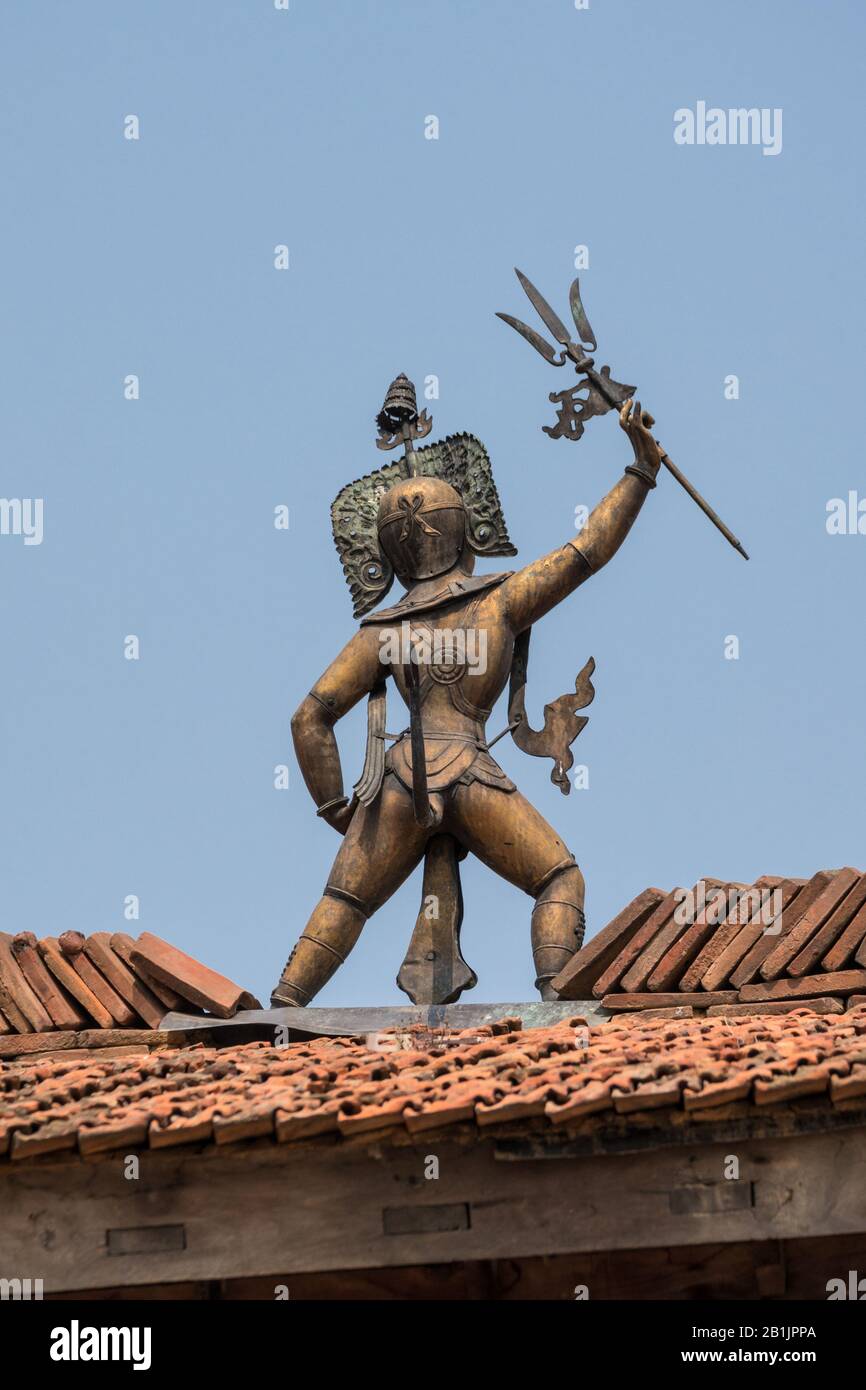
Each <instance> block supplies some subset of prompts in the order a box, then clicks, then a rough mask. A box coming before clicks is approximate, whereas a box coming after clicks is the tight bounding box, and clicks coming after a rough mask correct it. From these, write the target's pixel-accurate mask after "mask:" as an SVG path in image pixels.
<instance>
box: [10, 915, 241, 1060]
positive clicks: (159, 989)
mask: <svg viewBox="0 0 866 1390" xmlns="http://www.w3.org/2000/svg"><path fill="white" fill-rule="evenodd" d="M142 940H144V941H145V946H144V947H143V948H142V963H141V964H137V963H136V953H137V952H138V951H139V946H140V944H141V943H140V941H139V942H137V941H135V940H134V938H133V937H131V936H128V935H126V933H124V932H117V933H115V934H114V935H111V934H110V933H109V932H94V933H93V934H92V935H91V936H88V937H86V936H84V935H83V934H82V933H81V932H64V933H63V934H62V936H60V937H59V938H55V937H53V936H46V937H43V938H42V939H41V940H37V938H36V937H35V936H34V934H33V933H32V932H19V933H18V934H17V936H14V937H12V936H10V935H9V934H8V933H6V932H0V1037H2V1038H3V1040H4V1043H3V1046H4V1053H6V1054H8V1053H10V1052H11V1051H12V1050H13V1048H12V1047H10V1046H8V1045H7V1040H14V1039H15V1038H16V1037H17V1038H20V1040H21V1043H20V1049H21V1051H22V1052H24V1051H27V1050H28V1048H29V1043H28V1042H27V1039H28V1038H32V1037H33V1036H34V1035H35V1036H36V1037H37V1039H38V1038H39V1037H42V1036H43V1035H50V1034H52V1033H56V1034H57V1035H58V1044H59V1045H62V1042H61V1037H60V1035H61V1034H62V1037H63V1039H66V1038H68V1039H69V1046H70V1047H81V1046H86V1044H85V1043H82V1042H81V1041H79V1040H78V1039H77V1038H76V1036H75V1035H77V1034H79V1033H82V1032H87V1031H90V1030H92V1029H93V1028H94V1026H95V1027H96V1028H98V1029H101V1030H103V1031H106V1032H108V1031H110V1030H120V1031H121V1032H123V1031H124V1030H130V1029H133V1030H135V1029H142V1030H144V1029H150V1030H153V1029H157V1028H158V1027H159V1025H160V1023H161V1022H162V1020H163V1018H164V1017H165V1014H166V1012H167V1010H169V1009H172V1008H179V1009H181V1010H183V1011H184V1012H188V1013H199V1014H200V1013H201V1012H202V1000H203V999H204V998H206V999H207V1000H208V1001H209V1002H212V1004H213V1006H214V1007H213V1010H212V1011H213V1012H215V1013H217V1014H218V1016H219V1017H221V1018H226V1017H230V1016H231V1015H232V1013H234V1012H236V1010H237V1009H239V1008H252V1007H255V1008H258V1007H260V1006H259V1004H258V1000H256V999H254V998H253V996H252V995H251V994H248V993H247V992H246V991H245V990H243V989H241V988H240V986H238V985H234V984H232V982H231V981H230V980H226V979H225V977H224V976H222V975H217V974H216V972H215V971H212V970H208V969H207V968H206V967H205V966H203V965H200V964H199V962H198V961H195V960H193V959H192V957H191V956H187V955H186V954H185V953H184V952H182V951H175V949H174V947H171V946H168V944H167V943H166V942H159V941H158V938H155V937H148V935H147V933H144V934H143V937H142ZM154 942H157V943H158V946H159V953H158V954H159V955H160V959H169V960H170V962H171V964H172V967H173V968H174V976H173V979H174V985H173V986H171V987H170V986H169V985H167V984H165V983H161V982H159V981H157V980H155V979H154V978H153V977H152V975H151V973H150V970H149V968H148V965H147V963H145V962H144V957H145V956H146V955H147V954H148V951H150V950H153V949H154V948H153V945H152V943H154ZM208 991H210V993H208ZM211 996H212V997H211Z"/></svg>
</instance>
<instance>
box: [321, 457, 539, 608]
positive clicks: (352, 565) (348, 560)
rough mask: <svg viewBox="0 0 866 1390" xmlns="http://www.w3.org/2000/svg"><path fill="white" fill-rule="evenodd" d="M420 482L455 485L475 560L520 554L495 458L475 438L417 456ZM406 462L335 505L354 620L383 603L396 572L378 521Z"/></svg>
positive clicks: (357, 485) (353, 486)
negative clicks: (509, 523)
mask: <svg viewBox="0 0 866 1390" xmlns="http://www.w3.org/2000/svg"><path fill="white" fill-rule="evenodd" d="M413 461H414V472H415V475H416V476H419V477H430V478H441V479H442V480H443V481H444V482H446V483H450V484H451V486H452V487H453V488H455V489H456V491H457V492H459V493H460V496H461V497H462V499H463V505H464V506H465V508H466V533H467V540H468V542H469V546H470V548H471V549H472V550H473V551H474V552H475V554H476V555H516V554H517V550H516V547H515V546H514V545H512V543H511V538H510V536H509V534H508V527H507V526H506V524H505V517H504V515H503V512H502V504H501V502H500V500H499V493H498V492H497V490H496V484H495V482H494V481H493V469H492V466H491V463H490V457H489V455H488V453H487V450H486V449H485V447H484V445H483V444H482V443H481V441H480V439H476V438H475V436H474V435H472V434H452V435H449V436H448V438H447V439H441V440H439V441H438V442H437V443H436V444H428V445H427V446H426V447H425V448H422V449H417V450H415V451H414V452H413ZM410 476H411V475H410V468H409V463H408V462H407V460H406V459H405V458H400V459H397V460H395V462H394V463H386V464H384V465H383V467H382V468H377V469H376V470H375V471H374V472H372V473H367V474H366V475H365V476H364V477H363V478H358V479H357V481H356V482H354V483H349V484H347V486H346V487H344V488H343V489H342V491H341V492H339V493H338V494H337V496H336V497H335V499H334V501H333V503H332V504H331V524H332V528H333V533H334V544H335V545H336V547H337V552H338V554H339V556H340V561H341V563H342V566H343V573H344V574H345V576H346V582H347V584H348V585H349V592H350V593H351V595H352V602H353V605H354V615H355V617H356V618H361V617H363V616H364V614H365V613H369V612H370V611H371V610H372V609H373V608H375V607H376V606H377V604H379V603H380V602H381V600H382V599H383V598H384V597H385V595H386V594H387V592H388V590H389V589H390V587H391V585H392V583H393V581H394V571H393V569H392V567H391V565H390V563H389V561H388V560H387V559H386V557H385V556H384V555H383V554H382V552H381V550H380V549H379V538H378V535H377V532H376V518H377V515H378V511H379V501H380V499H381V497H382V494H383V492H387V491H388V489H389V488H391V487H393V486H394V484H395V483H398V482H401V481H402V480H403V479H404V478H408V477H410Z"/></svg>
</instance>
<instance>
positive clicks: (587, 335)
mask: <svg viewBox="0 0 866 1390" xmlns="http://www.w3.org/2000/svg"><path fill="white" fill-rule="evenodd" d="M568 302H569V305H570V306H571V317H572V318H573V319H574V326H575V328H576V329H577V332H578V335H579V337H580V341H581V342H582V343H585V344H586V347H587V348H588V349H589V351H590V352H595V350H596V348H597V347H598V343H597V342H596V338H595V334H594V333H593V331H592V328H591V327H590V322H589V319H588V318H587V317H586V310H585V309H584V307H583V304H582V303H581V299H580V281H579V280H573V281H572V283H571V289H570V290H569V291H568Z"/></svg>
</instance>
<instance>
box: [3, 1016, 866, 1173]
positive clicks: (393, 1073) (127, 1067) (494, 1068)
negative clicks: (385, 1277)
mask: <svg viewBox="0 0 866 1390" xmlns="http://www.w3.org/2000/svg"><path fill="white" fill-rule="evenodd" d="M801 1098H810V1099H809V1100H808V1101H807V1102H806V1103H807V1104H808V1105H810V1106H818V1107H820V1108H821V1112H822V1114H823V1115H824V1116H825V1122H826V1123H832V1117H833V1115H834V1113H837V1112H838V1111H839V1110H840V1109H848V1110H851V1109H860V1108H861V1107H862V1109H863V1114H864V1122H866V1007H858V1008H855V1009H851V1010H849V1012H848V1013H846V1014H845V1015H843V1016H827V1017H821V1016H819V1015H817V1014H815V1013H813V1012H811V1011H805V1010H803V1011H799V1012H794V1013H789V1014H785V1015H781V1016H773V1017H769V1018H750V1017H743V1018H737V1019H726V1018H704V1019H698V1018H690V1019H683V1020H665V1019H646V1018H644V1017H642V1016H640V1015H637V1016H636V1015H630V1016H624V1017H619V1018H614V1019H611V1020H609V1021H607V1022H605V1023H602V1024H600V1025H598V1026H592V1027H589V1028H587V1027H586V1026H585V1025H584V1024H583V1021H582V1020H581V1019H572V1020H571V1021H570V1022H568V1023H566V1024H562V1025H559V1026H557V1027H553V1028H537V1029H529V1030H526V1031H525V1032H524V1031H521V1029H520V1027H519V1026H517V1025H515V1021H514V1020H503V1021H502V1022H501V1023H497V1024H493V1025H491V1026H485V1027H483V1028H479V1029H476V1030H473V1031H470V1032H467V1031H464V1032H459V1033H455V1032H452V1033H435V1032H426V1031H423V1030H419V1029H413V1030H410V1031H408V1032H403V1033H400V1032H393V1033H380V1034H376V1035H370V1036H369V1037H367V1038H366V1039H363V1038H319V1039H317V1040H315V1041H313V1042H309V1043H293V1044H289V1045H287V1046H285V1047H274V1046H271V1045H270V1044H266V1043H248V1044H245V1045H243V1046H237V1047H230V1048H224V1049H221V1050H216V1049H212V1048H205V1047H194V1048H189V1047H187V1048H176V1049H175V1048H164V1049H163V1050H161V1051H156V1052H150V1053H146V1052H145V1051H144V1049H142V1052H141V1055H137V1056H134V1057H129V1056H126V1057H122V1058H119V1059H110V1058H108V1057H106V1058H105V1059H102V1058H98V1057H92V1058H86V1059H84V1060H79V1059H75V1058H61V1059H51V1060H48V1059H43V1060H38V1059H37V1060H32V1061H31V1060H28V1061H21V1060H18V1061H15V1062H0V1154H3V1155H5V1160H4V1161H6V1160H11V1161H15V1160H24V1159H29V1158H31V1157H34V1156H39V1155H44V1154H54V1153H62V1152H64V1151H73V1152H74V1151H78V1152H80V1153H81V1154H83V1155H85V1156H87V1155H91V1154H94V1153H99V1152H102V1151H107V1150H112V1149H117V1148H120V1147H123V1148H124V1149H130V1148H135V1147H143V1146H148V1145H149V1146H150V1147H151V1148H164V1147H168V1146H171V1145H178V1144H198V1143H202V1142H210V1141H214V1142H215V1143H216V1144H217V1145H223V1144H231V1143H233V1142H237V1141H240V1140H247V1139H262V1138H270V1139H271V1140H275V1141H276V1142H278V1143H298V1142H300V1141H306V1140H317V1141H325V1142H333V1141H337V1142H341V1141H343V1140H348V1139H353V1138H355V1137H356V1136H362V1137H365V1138H366V1137H368V1136H370V1137H372V1138H374V1139H375V1140H376V1141H389V1140H391V1141H394V1142H404V1143H405V1142H409V1141H411V1140H412V1138H413V1137H415V1136H418V1135H425V1137H426V1132H427V1131H430V1130H442V1129H443V1128H445V1129H447V1130H449V1131H450V1132H452V1133H456V1132H457V1131H456V1129H455V1127H459V1131H460V1134H461V1136H462V1137H464V1138H465V1137H466V1136H467V1135H468V1137H469V1138H470V1139H471V1138H472V1137H473V1136H474V1137H476V1138H477V1137H478V1136H479V1135H482V1134H484V1133H488V1134H489V1133H491V1127H492V1126H504V1127H505V1128H506V1130H510V1131H511V1132H514V1127H515V1126H519V1127H525V1126H526V1125H527V1123H528V1124H529V1125H530V1126H531V1127H532V1128H533V1129H538V1130H540V1131H542V1132H544V1133H547V1134H557V1133H558V1134H564V1135H567V1134H569V1133H572V1132H574V1131H575V1129H576V1130H577V1132H578V1133H580V1132H581V1127H585V1126H586V1124H587V1123H592V1124H595V1123H597V1121H599V1120H602V1121H604V1122H608V1121H612V1120H613V1121H616V1120H618V1119H624V1120H625V1122H626V1123H627V1124H629V1125H633V1124H635V1123H636V1122H639V1121H640V1120H641V1118H642V1117H643V1118H645V1119H646V1118H648V1119H649V1120H650V1121H652V1122H653V1123H654V1124H656V1125H659V1124H663V1125H673V1124H676V1123H679V1124H686V1125H688V1124H691V1123H692V1122H694V1123H697V1121H701V1120H704V1121H705V1120H707V1119H710V1118H714V1117H724V1118H730V1117H731V1115H732V1114H734V1113H747V1114H749V1115H751V1116H754V1115H756V1114H757V1113H760V1112H764V1113H766V1111H767V1109H768V1108H772V1107H775V1108H776V1113H777V1114H778V1113H779V1107H783V1106H787V1105H788V1103H789V1102H791V1101H797V1102H799V1101H800V1100H801ZM496 1132H497V1134H499V1133H500V1132H501V1131H499V1130H497V1131H496Z"/></svg>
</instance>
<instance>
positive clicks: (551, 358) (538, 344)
mask: <svg viewBox="0 0 866 1390" xmlns="http://www.w3.org/2000/svg"><path fill="white" fill-rule="evenodd" d="M496 317H497V318H498V319H502V322H503V323H507V324H509V325H510V326H511V327H512V328H514V329H516V330H517V332H518V333H519V334H520V336H521V338H525V339H526V341H527V342H528V343H531V345H532V346H533V347H534V348H535V351H536V352H540V353H541V355H542V357H543V358H544V360H545V361H546V362H549V363H550V365H551V367H561V366H562V365H563V363H564V362H565V360H566V354H565V353H564V352H560V353H557V351H556V349H555V348H552V347H551V346H550V343H547V342H545V340H544V338H542V336H541V334H540V333H536V331H535V329H534V328H530V327H529V326H528V324H525V323H521V322H520V319H515V318H512V317H511V315H510V314H500V313H499V311H498V310H497V311H496Z"/></svg>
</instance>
